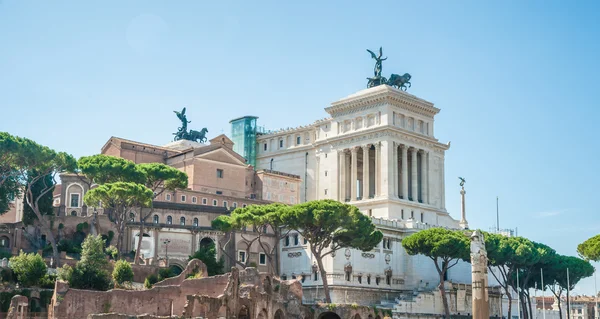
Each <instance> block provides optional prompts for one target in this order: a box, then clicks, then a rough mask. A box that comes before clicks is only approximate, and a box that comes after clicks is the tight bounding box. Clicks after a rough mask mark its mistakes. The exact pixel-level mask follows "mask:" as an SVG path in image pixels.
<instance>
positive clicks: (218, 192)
mask: <svg viewBox="0 0 600 319" xmlns="http://www.w3.org/2000/svg"><path fill="white" fill-rule="evenodd" d="M215 193H216V194H217V195H223V191H216V192H215Z"/></svg>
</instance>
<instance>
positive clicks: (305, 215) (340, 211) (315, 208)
mask: <svg viewBox="0 0 600 319" xmlns="http://www.w3.org/2000/svg"><path fill="white" fill-rule="evenodd" d="M280 214H281V222H282V224H284V225H286V227H287V228H288V229H292V230H294V231H296V232H298V233H299V234H300V235H302V237H303V238H304V239H305V240H307V241H308V243H309V246H310V250H311V252H312V254H313V256H314V258H315V259H316V261H317V265H318V267H319V272H320V273H321V280H322V281H323V290H324V293H325V300H326V302H327V303H331V296H330V294H329V285H328V283H327V273H326V270H325V267H324V266H323V257H325V256H327V255H331V254H333V253H335V252H336V251H337V250H339V249H341V248H345V247H348V248H355V249H359V250H362V251H369V250H371V249H373V248H374V247H375V246H376V245H377V244H378V243H379V242H381V239H382V238H383V233H382V232H381V231H379V230H377V228H376V227H375V225H373V223H372V222H371V218H370V217H368V216H366V215H364V214H363V213H361V212H360V211H359V210H358V208H357V207H356V206H352V205H348V204H344V203H340V202H338V201H334V200H329V199H326V200H315V201H310V202H306V203H302V204H298V205H294V206H291V207H288V208H282V209H281V212H280Z"/></svg>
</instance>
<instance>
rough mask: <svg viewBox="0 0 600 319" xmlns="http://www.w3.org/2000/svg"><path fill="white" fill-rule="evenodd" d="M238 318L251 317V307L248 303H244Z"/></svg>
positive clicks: (245, 318)
mask: <svg viewBox="0 0 600 319" xmlns="http://www.w3.org/2000/svg"><path fill="white" fill-rule="evenodd" d="M237 318H238V319H251V318H252V317H251V314H250V308H248V307H247V306H246V305H242V306H241V307H240V310H239V311H238V316H237Z"/></svg>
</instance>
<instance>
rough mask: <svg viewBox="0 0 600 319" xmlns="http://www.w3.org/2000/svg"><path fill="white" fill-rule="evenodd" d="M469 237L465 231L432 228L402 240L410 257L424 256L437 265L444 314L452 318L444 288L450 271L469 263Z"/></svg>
mask: <svg viewBox="0 0 600 319" xmlns="http://www.w3.org/2000/svg"><path fill="white" fill-rule="evenodd" d="M469 245H470V241H469V237H468V236H467V234H465V233H464V232H463V231H458V230H449V229H445V228H430V229H426V230H421V231H418V232H416V233H414V234H411V235H409V236H408V237H406V238H404V239H402V247H404V249H405V250H406V252H407V253H408V254H409V255H424V256H427V257H429V258H430V259H431V260H432V261H433V263H434V264H435V267H436V270H437V272H438V275H439V277H440V285H439V289H440V292H441V294H442V302H443V304H444V312H445V314H446V317H448V318H449V317H450V307H449V305H448V299H447V296H446V290H445V288H444V281H445V279H444V278H445V276H446V273H447V271H448V269H450V268H452V267H454V266H455V265H456V264H457V263H458V262H459V261H460V260H463V261H469V257H470V250H469Z"/></svg>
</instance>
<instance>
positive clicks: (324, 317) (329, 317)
mask: <svg viewBox="0 0 600 319" xmlns="http://www.w3.org/2000/svg"><path fill="white" fill-rule="evenodd" d="M318 319H342V318H341V317H340V316H338V315H337V314H336V313H335V312H331V311H328V312H324V313H322V314H321V315H319V318H318Z"/></svg>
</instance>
